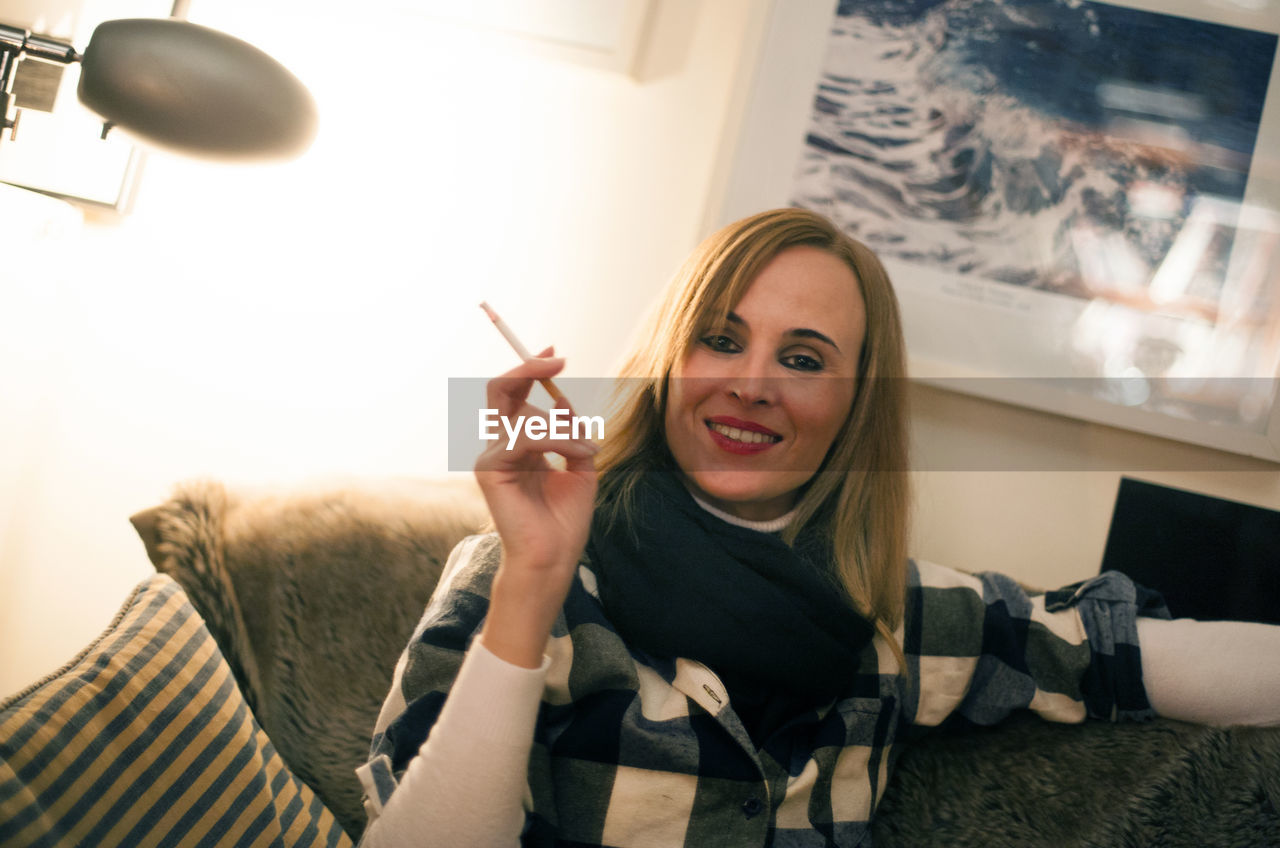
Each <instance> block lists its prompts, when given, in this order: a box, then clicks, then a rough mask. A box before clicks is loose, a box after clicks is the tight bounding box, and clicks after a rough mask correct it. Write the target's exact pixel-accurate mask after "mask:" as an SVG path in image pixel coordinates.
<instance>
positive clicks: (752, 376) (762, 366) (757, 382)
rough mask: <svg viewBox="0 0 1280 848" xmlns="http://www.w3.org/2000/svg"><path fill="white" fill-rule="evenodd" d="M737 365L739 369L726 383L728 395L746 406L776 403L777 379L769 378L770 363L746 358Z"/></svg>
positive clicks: (754, 358)
mask: <svg viewBox="0 0 1280 848" xmlns="http://www.w3.org/2000/svg"><path fill="white" fill-rule="evenodd" d="M737 364H738V365H739V366H740V367H739V368H738V369H736V370H735V372H734V373H733V374H732V375H731V376H730V378H729V380H728V383H727V387H728V390H729V394H731V395H732V396H733V397H735V398H737V399H738V400H739V401H741V402H742V403H746V404H756V403H773V402H775V401H776V399H777V398H776V394H777V379H776V378H775V377H771V376H769V364H770V363H769V361H768V360H767V359H766V358H764V357H755V356H747V357H744V358H742V359H740V360H738V363H737Z"/></svg>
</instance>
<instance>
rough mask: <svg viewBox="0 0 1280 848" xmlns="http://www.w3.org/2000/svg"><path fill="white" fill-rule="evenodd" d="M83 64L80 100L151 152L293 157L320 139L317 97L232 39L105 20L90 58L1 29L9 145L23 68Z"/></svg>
mask: <svg viewBox="0 0 1280 848" xmlns="http://www.w3.org/2000/svg"><path fill="white" fill-rule="evenodd" d="M26 59H35V60H39V61H44V62H51V63H57V64H62V65H70V64H72V63H74V62H79V63H80V84H79V87H78V89H77V95H78V97H79V99H80V102H81V103H83V104H84V105H85V106H86V107H88V108H89V109H90V110H91V111H93V112H94V113H96V114H97V115H99V116H100V117H102V118H103V119H104V121H105V122H106V123H105V124H104V129H103V134H104V136H105V134H106V132H107V130H109V129H110V128H111V127H119V128H120V129H122V130H124V131H126V132H127V133H129V134H130V135H131V136H133V137H135V138H137V139H139V140H140V141H143V142H145V143H147V144H149V145H151V146H154V147H159V148H162V149H167V150H171V151H174V152H177V153H182V154H186V155H190V156H197V157H203V158H214V159H232V160H251V159H257V160H261V159H284V158H290V157H292V156H296V155H298V154H300V153H302V152H303V151H304V150H305V149H306V148H307V147H308V146H309V145H310V144H311V141H312V139H313V138H314V137H315V133H316V109H315V103H314V101H313V100H312V98H311V94H310V92H308V91H307V89H306V88H305V87H304V86H303V85H302V83H301V82H299V81H298V79H297V78H296V77H294V76H293V74H291V73H290V72H289V71H288V70H287V69H286V68H284V66H282V65H281V64H280V63H278V62H277V61H276V60H275V59H273V58H271V57H270V56H268V55H267V54H266V53H263V52H262V51H261V50H259V49H257V48H256V47H253V46H252V45H250V44H247V43H245V42H243V41H241V40H239V39H237V38H233V37H232V36H230V35H227V34H225V33H222V32H219V31H217V30H214V29H210V28H208V27H204V26H200V25H198V24H193V23H191V22H189V21H185V20H179V19H176V18H134V19H122V20H111V21H105V22H104V23H102V24H99V25H98V27H97V29H95V30H94V31H93V34H92V35H91V36H90V38H89V43H88V45H87V46H86V47H85V49H84V53H83V54H80V53H77V52H76V50H75V48H74V47H73V46H72V45H71V44H69V43H67V42H63V41H59V40H57V39H52V38H47V37H44V36H40V35H34V34H32V33H31V32H29V31H27V30H25V29H19V28H16V27H12V26H7V25H5V24H3V23H0V140H2V139H3V138H4V136H5V133H6V132H8V134H9V137H10V138H12V137H13V135H14V133H15V132H16V131H17V126H18V123H19V114H20V113H19V111H18V110H17V109H15V108H14V99H15V98H14V94H13V82H14V78H15V75H16V70H17V67H18V64H19V62H21V61H23V60H26Z"/></svg>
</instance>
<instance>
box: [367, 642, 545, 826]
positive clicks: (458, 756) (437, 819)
mask: <svg viewBox="0 0 1280 848" xmlns="http://www.w3.org/2000/svg"><path fill="white" fill-rule="evenodd" d="M549 664H550V660H546V659H544V661H543V664H542V668H538V669H525V668H520V667H519V666H515V665H511V664H510V663H508V662H505V661H504V660H501V659H499V658H498V657H496V656H494V655H493V654H492V653H490V652H489V651H488V650H487V649H486V648H485V647H484V645H482V644H481V643H480V640H478V639H477V640H476V641H475V642H474V643H473V644H472V646H471V648H470V649H469V650H468V651H467V655H466V657H465V658H464V659H463V662H462V667H461V669H459V671H458V678H457V680H456V681H455V682H454V684H453V687H452V688H451V689H450V690H449V697H448V698H447V699H446V701H445V705H444V708H443V709H442V710H441V712H440V718H439V719H438V720H437V721H436V724H435V726H434V727H433V728H432V729H431V735H430V736H428V737H427V741H426V742H424V743H423V744H422V747H421V748H420V749H419V751H418V755H417V756H415V757H414V758H413V760H412V761H411V762H410V763H409V767H408V768H407V769H406V770H405V773H404V777H403V778H402V779H401V780H400V785H399V786H398V787H397V788H396V790H395V792H394V793H392V795H391V798H390V800H389V801H388V802H387V804H386V806H385V807H383V809H382V813H381V815H379V816H378V817H377V818H376V819H374V820H373V821H372V822H371V823H370V825H369V827H368V829H367V830H366V831H365V834H364V837H363V839H362V840H361V843H360V844H361V846H368V847H369V848H392V846H397V847H398V846H410V845H412V846H421V845H426V844H430V845H450V846H457V848H469V846H477V848H479V846H484V848H490V846H518V845H519V844H520V832H521V831H522V830H523V828H524V807H523V799H524V795H525V789H526V786H527V772H528V767H529V751H530V748H531V747H532V745H533V731H534V725H535V723H536V721H537V717H538V705H539V702H540V701H541V697H542V689H543V685H544V683H545V680H546V674H547V667H548V665H549Z"/></svg>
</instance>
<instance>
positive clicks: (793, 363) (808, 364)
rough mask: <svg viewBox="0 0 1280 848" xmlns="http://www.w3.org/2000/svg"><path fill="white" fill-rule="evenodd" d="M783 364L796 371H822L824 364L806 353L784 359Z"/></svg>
mask: <svg viewBox="0 0 1280 848" xmlns="http://www.w3.org/2000/svg"><path fill="white" fill-rule="evenodd" d="M782 364H783V365H785V366H787V367H788V368H793V369H795V370H796V371H821V370H822V362H821V361H819V360H818V359H816V358H814V357H812V356H809V355H808V354H804V353H795V354H792V355H791V356H787V357H783V360H782Z"/></svg>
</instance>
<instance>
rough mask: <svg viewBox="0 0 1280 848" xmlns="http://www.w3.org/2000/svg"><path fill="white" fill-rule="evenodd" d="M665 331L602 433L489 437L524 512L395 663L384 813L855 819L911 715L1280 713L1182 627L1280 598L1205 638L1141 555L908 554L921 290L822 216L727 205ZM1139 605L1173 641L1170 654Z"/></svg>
mask: <svg viewBox="0 0 1280 848" xmlns="http://www.w3.org/2000/svg"><path fill="white" fill-rule="evenodd" d="M642 338H643V339H644V342H643V344H642V346H641V347H640V349H639V350H638V351H637V352H636V353H635V354H634V355H633V356H632V357H631V359H630V360H629V361H628V362H627V364H626V366H625V367H624V371H623V375H622V376H623V377H624V378H625V379H624V381H623V383H622V386H623V396H622V403H621V405H620V409H619V411H618V413H617V414H616V415H615V416H614V417H613V419H612V421H611V426H610V427H608V428H606V433H607V436H606V438H605V439H604V441H603V444H602V446H601V450H600V451H599V453H598V454H597V453H596V450H595V448H594V446H592V445H590V444H587V443H582V442H547V441H532V440H529V439H527V438H522V440H521V441H518V442H517V443H516V444H515V445H514V446H513V448H512V449H511V450H507V449H506V446H505V445H504V444H503V443H500V442H498V443H493V445H492V447H490V448H489V449H488V450H487V451H486V452H485V453H484V454H483V455H482V456H481V457H480V459H479V460H478V462H477V464H476V478H477V480H478V482H479V483H480V486H481V489H482V490H483V492H484V495H485V498H486V500H487V502H488V504H489V507H490V511H491V513H492V516H493V521H494V526H495V528H496V531H497V532H496V535H492V534H491V535H489V536H482V537H473V538H471V539H468V540H466V541H464V542H463V543H461V544H460V545H459V547H458V549H457V550H455V551H454V554H453V556H452V557H451V559H450V562H449V565H448V566H447V568H446V573H445V575H444V577H443V578H442V580H441V584H440V586H439V588H438V589H437V591H436V594H435V595H434V597H433V599H432V602H431V604H430V606H429V608H428V610H427V612H426V614H425V615H424V617H423V620H422V622H421V623H420V625H419V627H418V629H417V631H416V632H415V634H414V636H413V639H412V640H411V643H410V646H409V648H408V649H407V650H406V652H405V654H404V656H403V657H402V659H401V662H400V663H399V665H398V667H397V669H396V673H395V681H394V684H393V687H392V691H391V693H390V694H389V696H388V698H387V701H386V703H385V705H384V708H383V712H382V715H381V717H380V718H379V721H378V726H377V729H376V732H375V739H374V756H373V758H372V759H371V761H370V763H369V764H368V765H366V766H365V767H363V768H362V769H361V772H360V773H361V778H362V780H363V781H364V784H365V786H366V787H367V789H368V810H369V813H370V826H369V828H368V830H367V832H366V834H365V842H366V844H369V845H411V844H417V843H419V842H421V843H422V844H432V845H451V846H461V845H516V844H525V845H551V844H556V843H559V844H571V845H615V846H627V845H674V846H679V845H688V846H719V845H724V846H742V845H764V844H772V845H777V846H783V845H788V844H797V845H800V844H804V845H808V844H813V843H814V840H815V839H817V840H818V841H819V842H822V843H823V844H834V845H856V844H860V843H862V842H863V840H864V839H865V837H866V836H867V832H868V825H869V822H870V819H871V816H872V814H873V812H874V809H875V806H876V803H877V802H878V799H879V797H880V795H881V794H882V792H883V789H884V786H885V784H886V782H887V780H888V772H887V763H888V760H889V750H890V747H891V746H892V744H893V743H894V740H895V738H896V734H897V733H898V731H899V728H900V727H902V726H903V725H905V724H908V723H914V724H917V725H937V724H940V723H941V722H943V721H944V720H945V719H947V718H949V717H951V716H959V717H962V718H964V719H968V720H970V721H974V722H977V723H982V724H990V723H993V722H996V721H999V720H1000V719H1001V718H1002V717H1004V716H1005V715H1007V714H1008V713H1009V712H1010V711H1012V710H1015V709H1021V708H1029V709H1032V710H1035V711H1037V712H1039V713H1041V714H1042V715H1044V716H1045V717H1047V718H1050V719H1053V720H1059V721H1081V720H1083V719H1084V718H1085V717H1086V715H1093V716H1096V717H1107V718H1111V717H1122V716H1124V717H1144V716H1148V715H1151V714H1152V709H1151V704H1150V703H1148V695H1150V697H1151V700H1152V702H1153V703H1155V705H1156V706H1157V707H1158V708H1160V709H1161V711H1166V712H1168V714H1171V715H1174V716H1175V717H1184V718H1195V719H1198V720H1219V721H1224V722H1225V721H1241V720H1245V721H1254V722H1262V721H1275V720H1276V715H1275V714H1274V710H1275V708H1274V707H1273V706H1272V704H1274V703H1275V699H1276V696H1277V694H1280V693H1278V692H1277V687H1276V686H1275V683H1274V681H1267V682H1266V685H1267V686H1270V689H1269V690H1267V689H1265V688H1262V689H1260V690H1259V691H1257V692H1254V693H1252V695H1251V697H1244V698H1240V699H1238V703H1235V704H1223V703H1222V699H1221V696H1220V695H1215V696H1214V698H1213V699H1212V700H1210V699H1208V698H1204V697H1203V696H1202V694H1201V693H1202V689H1201V687H1202V686H1203V685H1204V682H1203V681H1202V680H1198V679H1196V678H1195V677H1194V676H1190V675H1185V674H1184V672H1185V671H1186V667H1187V666H1189V665H1192V663H1189V662H1187V661H1185V660H1184V659H1183V657H1185V656H1187V655H1189V654H1188V652H1189V651H1204V650H1206V638H1207V637H1212V638H1222V639H1227V640H1228V642H1227V643H1226V644H1228V645H1230V646H1231V647H1232V648H1235V649H1238V648H1239V646H1241V645H1246V644H1247V645H1250V646H1266V645H1269V646H1270V649H1271V650H1274V649H1277V648H1280V639H1277V638H1276V633H1277V632H1280V628H1268V627H1263V626H1261V625H1257V626H1251V625H1243V626H1237V627H1236V628H1235V629H1230V628H1229V629H1228V631H1225V632H1224V631H1222V630H1221V629H1215V628H1213V627H1209V626H1207V625H1205V626H1201V627H1200V629H1198V630H1197V631H1196V632H1195V634H1194V635H1193V636H1192V637H1191V638H1190V639H1184V638H1182V637H1183V636H1184V635H1186V633H1187V631H1186V630H1185V628H1184V627H1183V626H1182V625H1181V624H1180V623H1170V622H1164V621H1159V620H1156V619H1143V620H1142V621H1143V623H1142V625H1141V626H1140V625H1139V624H1138V623H1137V617H1138V616H1139V615H1140V614H1142V613H1144V612H1158V611H1159V610H1158V600H1157V599H1153V598H1151V597H1149V596H1148V594H1147V593H1145V592H1144V591H1143V590H1141V589H1140V588H1139V587H1135V586H1134V585H1133V584H1132V583H1131V582H1129V581H1128V580H1127V579H1126V578H1124V577H1122V576H1121V575H1118V574H1114V573H1110V574H1105V575H1102V576H1100V577H1098V578H1095V579H1093V580H1091V581H1088V582H1086V583H1084V584H1081V585H1078V586H1074V587H1069V588H1068V589H1066V590H1063V591H1060V592H1056V593H1050V594H1049V595H1046V596H1042V597H1038V598H1031V597H1028V596H1027V595H1026V594H1025V593H1023V592H1022V591H1021V590H1020V589H1019V587H1018V586H1017V585H1016V584H1014V583H1013V582H1012V581H1010V580H1008V579H1007V578H1002V577H1000V576H998V575H982V576H979V577H973V576H969V575H965V574H960V573H958V572H954V571H949V570H947V569H943V568H939V567H937V566H932V565H928V564H923V563H921V564H915V563H911V562H909V561H908V559H907V557H906V536H907V530H906V521H907V511H908V492H907V483H908V478H907V474H906V468H907V463H906V443H907V436H906V420H905V411H904V391H905V386H904V380H903V377H904V371H905V369H904V353H903V342H902V332H901V324H900V321H899V317H898V313H897V306H896V301H895V298H894V296H893V293H892V290H891V288H890V285H889V281H888V278H887V276H886V275H885V273H884V270H883V268H882V267H881V265H880V263H879V262H878V260H877V259H876V258H875V256H874V255H873V254H872V253H871V252H870V251H869V250H868V249H867V248H865V247H864V246H862V245H861V244H859V243H858V242H856V241H854V240H852V239H850V238H848V237H846V236H844V235H843V234H841V233H840V232H839V231H838V230H837V229H836V228H835V227H834V226H832V225H831V224H830V223H829V222H827V221H826V220H825V219H823V218H821V217H820V216H818V215H815V214H813V213H810V212H807V211H804V210H799V209H782V210H775V211H772V212H766V213H762V214H760V215H756V216H753V217H751V218H748V219H746V220H744V221H740V222H738V223H736V224H733V225H730V226H729V227H726V228H725V229H723V230H722V231H720V232H719V233H716V234H715V235H713V236H712V237H710V238H709V239H708V240H707V241H706V242H704V243H703V245H702V246H700V247H699V249H698V250H697V251H696V252H695V253H694V255H693V256H692V257H691V258H690V260H689V261H688V262H687V263H686V265H685V266H684V268H683V269H682V270H681V272H680V273H679V274H678V275H677V277H676V279H675V280H674V281H673V284H672V286H671V287H670V289H669V291H668V294H667V297H666V299H665V301H664V303H663V305H662V307H661V309H660V310H659V312H658V313H657V314H656V316H655V320H654V323H653V325H652V327H651V328H650V332H648V333H646V334H644V335H643V336H642ZM546 353H549V351H548V352H544V356H545V354H546ZM563 364H564V363H563V361H561V360H558V359H554V358H540V359H535V360H531V361H529V362H526V363H524V364H522V365H520V366H519V367H518V368H515V369H512V370H511V371H509V372H508V373H507V374H505V375H503V376H501V377H499V378H497V379H495V380H493V381H491V383H490V384H489V390H488V403H489V406H490V407H492V408H495V409H498V410H499V413H500V414H501V415H507V416H515V415H531V414H537V415H545V413H542V412H541V411H539V410H536V409H535V408H534V407H532V406H531V405H530V404H529V402H528V400H527V398H528V396H529V393H530V390H531V388H532V385H533V382H534V381H535V380H536V379H539V378H545V377H550V376H553V375H554V374H556V373H558V372H559V371H560V369H561V368H562V367H563ZM549 447H550V448H551V449H553V450H554V451H555V452H557V453H559V454H561V455H562V456H563V459H564V462H563V466H564V467H563V468H562V469H558V470H553V469H552V467H551V466H550V465H549V464H548V463H547V461H546V459H545V456H544V452H545V451H547V450H548V448H549ZM597 480H598V481H599V482H598V486H597ZM1148 622H1150V623H1148ZM1152 627H1154V628H1156V629H1155V630H1152V629H1151V628H1152ZM1205 628H1208V629H1205ZM1139 630H1141V631H1142V635H1143V637H1144V640H1145V639H1146V637H1147V635H1148V634H1150V633H1154V634H1155V636H1153V637H1152V638H1151V641H1153V642H1158V643H1160V644H1161V645H1163V646H1164V649H1162V650H1158V651H1156V652H1155V653H1153V654H1150V655H1149V653H1150V649H1148V650H1147V651H1144V654H1143V658H1142V659H1143V663H1144V665H1145V668H1144V666H1143V665H1140V664H1139V661H1138V652H1137V645H1138V640H1139ZM1242 634H1243V635H1242ZM1250 640H1252V641H1250ZM1268 640H1269V641H1268ZM1211 642H1212V639H1210V644H1209V646H1208V648H1209V649H1212V650H1215V651H1217V650H1218V646H1216V645H1214V644H1211ZM1144 647H1146V646H1145V645H1144ZM1272 655H1273V656H1274V655H1275V654H1274V653H1273V654H1272ZM1214 656H1215V661H1214V662H1212V663H1209V662H1199V663H1195V665H1197V666H1200V667H1210V668H1214V669H1217V670H1222V669H1223V666H1224V665H1226V666H1230V665H1231V664H1232V661H1231V660H1230V659H1227V660H1226V661H1225V663H1224V662H1223V661H1222V658H1221V656H1218V654H1217V653H1215V654H1214ZM1254 656H1256V654H1255V655H1254ZM1245 660H1247V655H1243V654H1241V652H1239V651H1237V656H1236V659H1235V664H1236V665H1241V664H1243V661H1245ZM1198 671H1203V668H1200V669H1198ZM1224 673H1226V674H1232V675H1234V679H1236V680H1241V679H1245V678H1249V679H1256V677H1257V675H1256V674H1254V675H1249V674H1245V673H1244V672H1243V671H1240V670H1238V669H1237V670H1235V671H1234V672H1233V671H1231V670H1230V669H1227V670H1225V671H1224ZM1271 676H1274V674H1273V675H1271ZM1144 681H1145V682H1146V684H1147V685H1146V687H1145V688H1144ZM1157 693H1158V694H1157ZM1197 710H1201V711H1207V712H1204V713H1203V714H1197V713H1196V711H1197Z"/></svg>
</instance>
